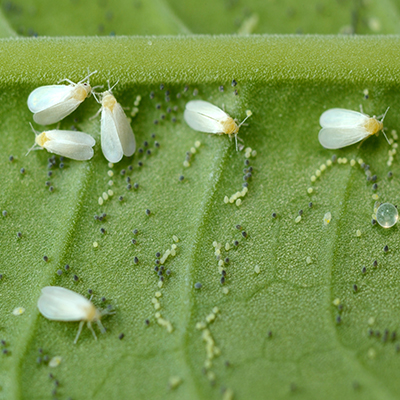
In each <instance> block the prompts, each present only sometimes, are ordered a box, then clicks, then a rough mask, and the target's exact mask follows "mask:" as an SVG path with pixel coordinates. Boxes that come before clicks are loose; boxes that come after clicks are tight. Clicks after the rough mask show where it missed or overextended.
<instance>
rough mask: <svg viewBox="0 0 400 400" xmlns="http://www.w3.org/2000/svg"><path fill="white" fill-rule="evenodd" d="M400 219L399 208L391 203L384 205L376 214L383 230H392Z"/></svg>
mask: <svg viewBox="0 0 400 400" xmlns="http://www.w3.org/2000/svg"><path fill="white" fill-rule="evenodd" d="M398 219H399V213H398V212H397V208H396V207H395V206H394V205H393V204H390V203H383V204H381V205H380V206H379V208H378V211H377V212H376V220H377V221H378V224H379V225H380V226H382V227H383V228H391V227H392V226H393V225H395V224H396V222H397V220H398Z"/></svg>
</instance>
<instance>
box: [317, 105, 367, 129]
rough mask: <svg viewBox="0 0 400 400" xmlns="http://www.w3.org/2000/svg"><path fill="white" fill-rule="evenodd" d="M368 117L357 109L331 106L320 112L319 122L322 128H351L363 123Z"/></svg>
mask: <svg viewBox="0 0 400 400" xmlns="http://www.w3.org/2000/svg"><path fill="white" fill-rule="evenodd" d="M368 118H369V117H368V116H367V115H364V114H362V113H360V112H358V111H353V110H346V109H344V108H331V109H330V110H327V111H325V112H324V113H322V115H321V117H320V119H319V124H320V125H321V126H322V128H352V127H357V126H361V125H363V124H365V122H366V121H367V120H368Z"/></svg>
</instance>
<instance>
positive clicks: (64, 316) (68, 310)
mask: <svg viewBox="0 0 400 400" xmlns="http://www.w3.org/2000/svg"><path fill="white" fill-rule="evenodd" d="M37 306H38V308H39V311H40V313H41V314H42V315H43V316H44V317H46V318H47V319H50V320H52V321H81V322H80V324H79V329H78V333H77V334H76V337H75V340H74V344H76V342H77V341H78V339H79V335H80V334H81V332H82V328H83V325H84V323H85V322H87V326H88V328H89V329H90V331H91V332H92V334H93V337H94V338H95V340H97V337H96V333H95V332H94V330H93V327H92V322H96V323H97V325H98V327H99V329H100V331H101V333H105V332H106V330H105V328H104V326H103V325H102V323H101V321H100V320H101V317H103V316H104V315H107V314H114V312H111V311H109V310H108V309H105V310H99V309H97V308H96V307H95V306H94V305H93V303H92V302H91V301H90V300H88V299H87V298H86V297H84V296H82V295H80V294H79V293H76V292H73V291H72V290H69V289H65V288H63V287H60V286H46V287H44V288H43V289H42V294H41V296H40V297H39V300H38V303H37Z"/></svg>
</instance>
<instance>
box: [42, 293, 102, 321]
mask: <svg viewBox="0 0 400 400" xmlns="http://www.w3.org/2000/svg"><path fill="white" fill-rule="evenodd" d="M93 307H94V306H93V304H92V303H91V302H90V301H89V300H88V299H86V298H85V297H83V296H81V295H80V294H79V293H75V292H73V291H72V290H68V289H65V288H62V287H59V286H46V287H44V288H43V289H42V295H41V296H40V297H39V300H38V308H39V311H40V312H41V314H42V315H43V316H44V317H46V318H48V319H51V320H54V321H81V320H86V319H87V315H88V312H90V311H91V310H92V308H93Z"/></svg>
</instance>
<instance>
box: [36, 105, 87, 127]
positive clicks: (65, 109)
mask: <svg viewBox="0 0 400 400" xmlns="http://www.w3.org/2000/svg"><path fill="white" fill-rule="evenodd" d="M81 103H82V102H81V101H79V100H76V99H74V98H71V99H68V100H65V101H63V102H61V103H57V104H54V105H53V106H51V107H49V108H46V109H45V110H42V111H39V112H37V113H36V114H33V120H34V121H35V122H36V123H37V124H39V125H50V124H54V123H56V122H58V121H61V120H62V119H63V118H65V117H66V116H67V115H69V114H71V113H72V112H73V111H75V110H76V109H77V108H78V106H79V104H81Z"/></svg>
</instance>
